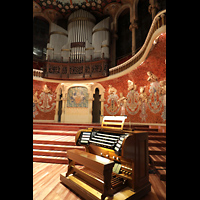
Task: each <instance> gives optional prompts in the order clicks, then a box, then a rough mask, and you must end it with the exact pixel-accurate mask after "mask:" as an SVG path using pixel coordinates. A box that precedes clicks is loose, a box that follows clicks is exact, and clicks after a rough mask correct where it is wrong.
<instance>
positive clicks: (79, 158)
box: [66, 149, 114, 199]
mask: <svg viewBox="0 0 200 200" xmlns="http://www.w3.org/2000/svg"><path fill="white" fill-rule="evenodd" d="M67 155H68V156H67V157H68V160H69V166H68V172H67V173H66V177H68V176H70V175H71V174H75V175H76V177H79V178H81V179H83V180H84V181H86V182H87V183H88V184H89V185H90V186H92V187H94V188H96V189H97V190H99V191H100V192H101V194H102V195H101V199H104V198H105V197H106V196H112V194H113V193H112V190H111V178H112V169H113V166H114V161H111V160H109V159H107V158H103V157H101V156H98V155H94V154H91V153H88V152H84V151H80V150H77V149H73V150H69V151H68V152H67ZM75 162H78V163H80V164H81V165H83V166H84V168H87V170H86V171H84V170H81V169H78V168H76V167H75ZM90 170H91V173H90ZM86 195H87V194H86Z"/></svg>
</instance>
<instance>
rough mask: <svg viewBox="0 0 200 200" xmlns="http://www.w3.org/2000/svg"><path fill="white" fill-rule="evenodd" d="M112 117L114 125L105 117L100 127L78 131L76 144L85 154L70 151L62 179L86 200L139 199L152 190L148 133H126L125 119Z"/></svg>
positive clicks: (127, 131) (78, 151)
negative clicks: (80, 146) (82, 147)
mask: <svg viewBox="0 0 200 200" xmlns="http://www.w3.org/2000/svg"><path fill="white" fill-rule="evenodd" d="M111 118H112V120H113V119H114V120H113V121H114V122H112V123H111V122H109V120H108V118H107V117H104V120H103V122H102V126H101V128H88V129H81V130H79V131H78V132H77V134H76V138H75V142H76V145H82V146H85V148H86V152H84V151H80V150H77V149H74V150H68V151H67V156H68V160H69V165H68V171H67V173H62V174H60V180H61V182H62V183H63V184H64V185H66V186H67V187H69V188H70V189H72V190H73V191H75V192H76V193H78V194H79V195H80V196H82V197H83V198H84V199H86V200H94V199H95V200H99V199H102V200H103V199H106V200H111V199H113V200H122V199H127V200H131V199H132V200H137V199H140V198H141V197H142V196H144V195H146V194H147V193H148V192H150V191H151V184H150V183H149V173H148V132H146V131H131V130H124V129H123V124H124V120H125V118H126V117H124V116H116V117H111ZM119 120H121V121H122V122H119ZM118 125H120V127H119V126H118ZM75 163H79V164H81V165H82V166H78V165H75Z"/></svg>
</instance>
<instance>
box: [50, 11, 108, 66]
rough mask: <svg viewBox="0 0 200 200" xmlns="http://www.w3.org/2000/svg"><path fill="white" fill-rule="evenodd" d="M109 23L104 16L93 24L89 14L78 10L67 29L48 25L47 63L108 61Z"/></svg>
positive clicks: (71, 16)
mask: <svg viewBox="0 0 200 200" xmlns="http://www.w3.org/2000/svg"><path fill="white" fill-rule="evenodd" d="M109 20H110V17H107V18H105V19H103V20H102V21H100V22H99V23H97V24H96V19H95V17H94V16H93V15H92V14H91V13H89V12H87V11H85V10H82V9H80V10H78V11H76V12H73V13H72V14H71V15H70V16H69V18H68V25H67V30H65V29H64V28H62V27H60V26H58V25H57V24H55V23H53V22H51V24H50V40H49V43H48V44H47V54H46V56H47V60H48V61H50V62H71V63H74V62H76V63H81V62H85V61H91V60H99V59H102V58H103V57H104V58H107V59H108V58H109V42H110V37H109V31H110V27H109V24H110V22H109ZM103 54H104V55H103Z"/></svg>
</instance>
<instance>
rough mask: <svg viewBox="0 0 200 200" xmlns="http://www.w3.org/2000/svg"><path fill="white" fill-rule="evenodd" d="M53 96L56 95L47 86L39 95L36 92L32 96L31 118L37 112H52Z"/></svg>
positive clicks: (53, 105) (53, 106)
mask: <svg viewBox="0 0 200 200" xmlns="http://www.w3.org/2000/svg"><path fill="white" fill-rule="evenodd" d="M38 96H39V98H38ZM55 96H56V94H55V93H53V92H52V91H51V90H50V89H49V88H48V86H47V85H45V86H44V89H43V90H42V92H41V93H40V94H39V95H38V92H37V91H36V92H35V93H34V95H33V118H35V116H36V115H38V110H39V111H41V112H45V113H46V112H50V111H52V110H53V109H54V108H55V105H56V103H55V101H54V100H53V99H54V98H55ZM37 109H38V110H37Z"/></svg>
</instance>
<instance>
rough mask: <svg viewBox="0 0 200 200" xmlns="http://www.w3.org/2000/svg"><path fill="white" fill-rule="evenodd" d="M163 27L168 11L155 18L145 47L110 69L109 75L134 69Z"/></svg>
mask: <svg viewBox="0 0 200 200" xmlns="http://www.w3.org/2000/svg"><path fill="white" fill-rule="evenodd" d="M163 26H166V10H163V11H161V12H159V13H158V14H157V15H156V16H155V17H154V20H153V22H152V24H151V27H150V29H149V33H148V35H147V37H146V40H145V42H144V45H143V46H142V47H141V49H140V50H139V51H138V52H137V53H136V54H135V55H133V56H132V57H131V58H130V59H129V60H127V61H125V62H124V63H122V64H120V65H117V66H115V67H113V68H110V69H109V74H110V75H114V74H117V73H119V72H122V71H124V70H126V69H128V68H129V67H132V66H133V65H134V64H136V63H137V62H139V61H140V59H141V58H142V56H143V55H144V53H145V51H146V49H147V46H148V44H149V42H150V40H151V38H152V36H153V34H154V33H155V31H157V30H158V29H159V28H161V27H163Z"/></svg>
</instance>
